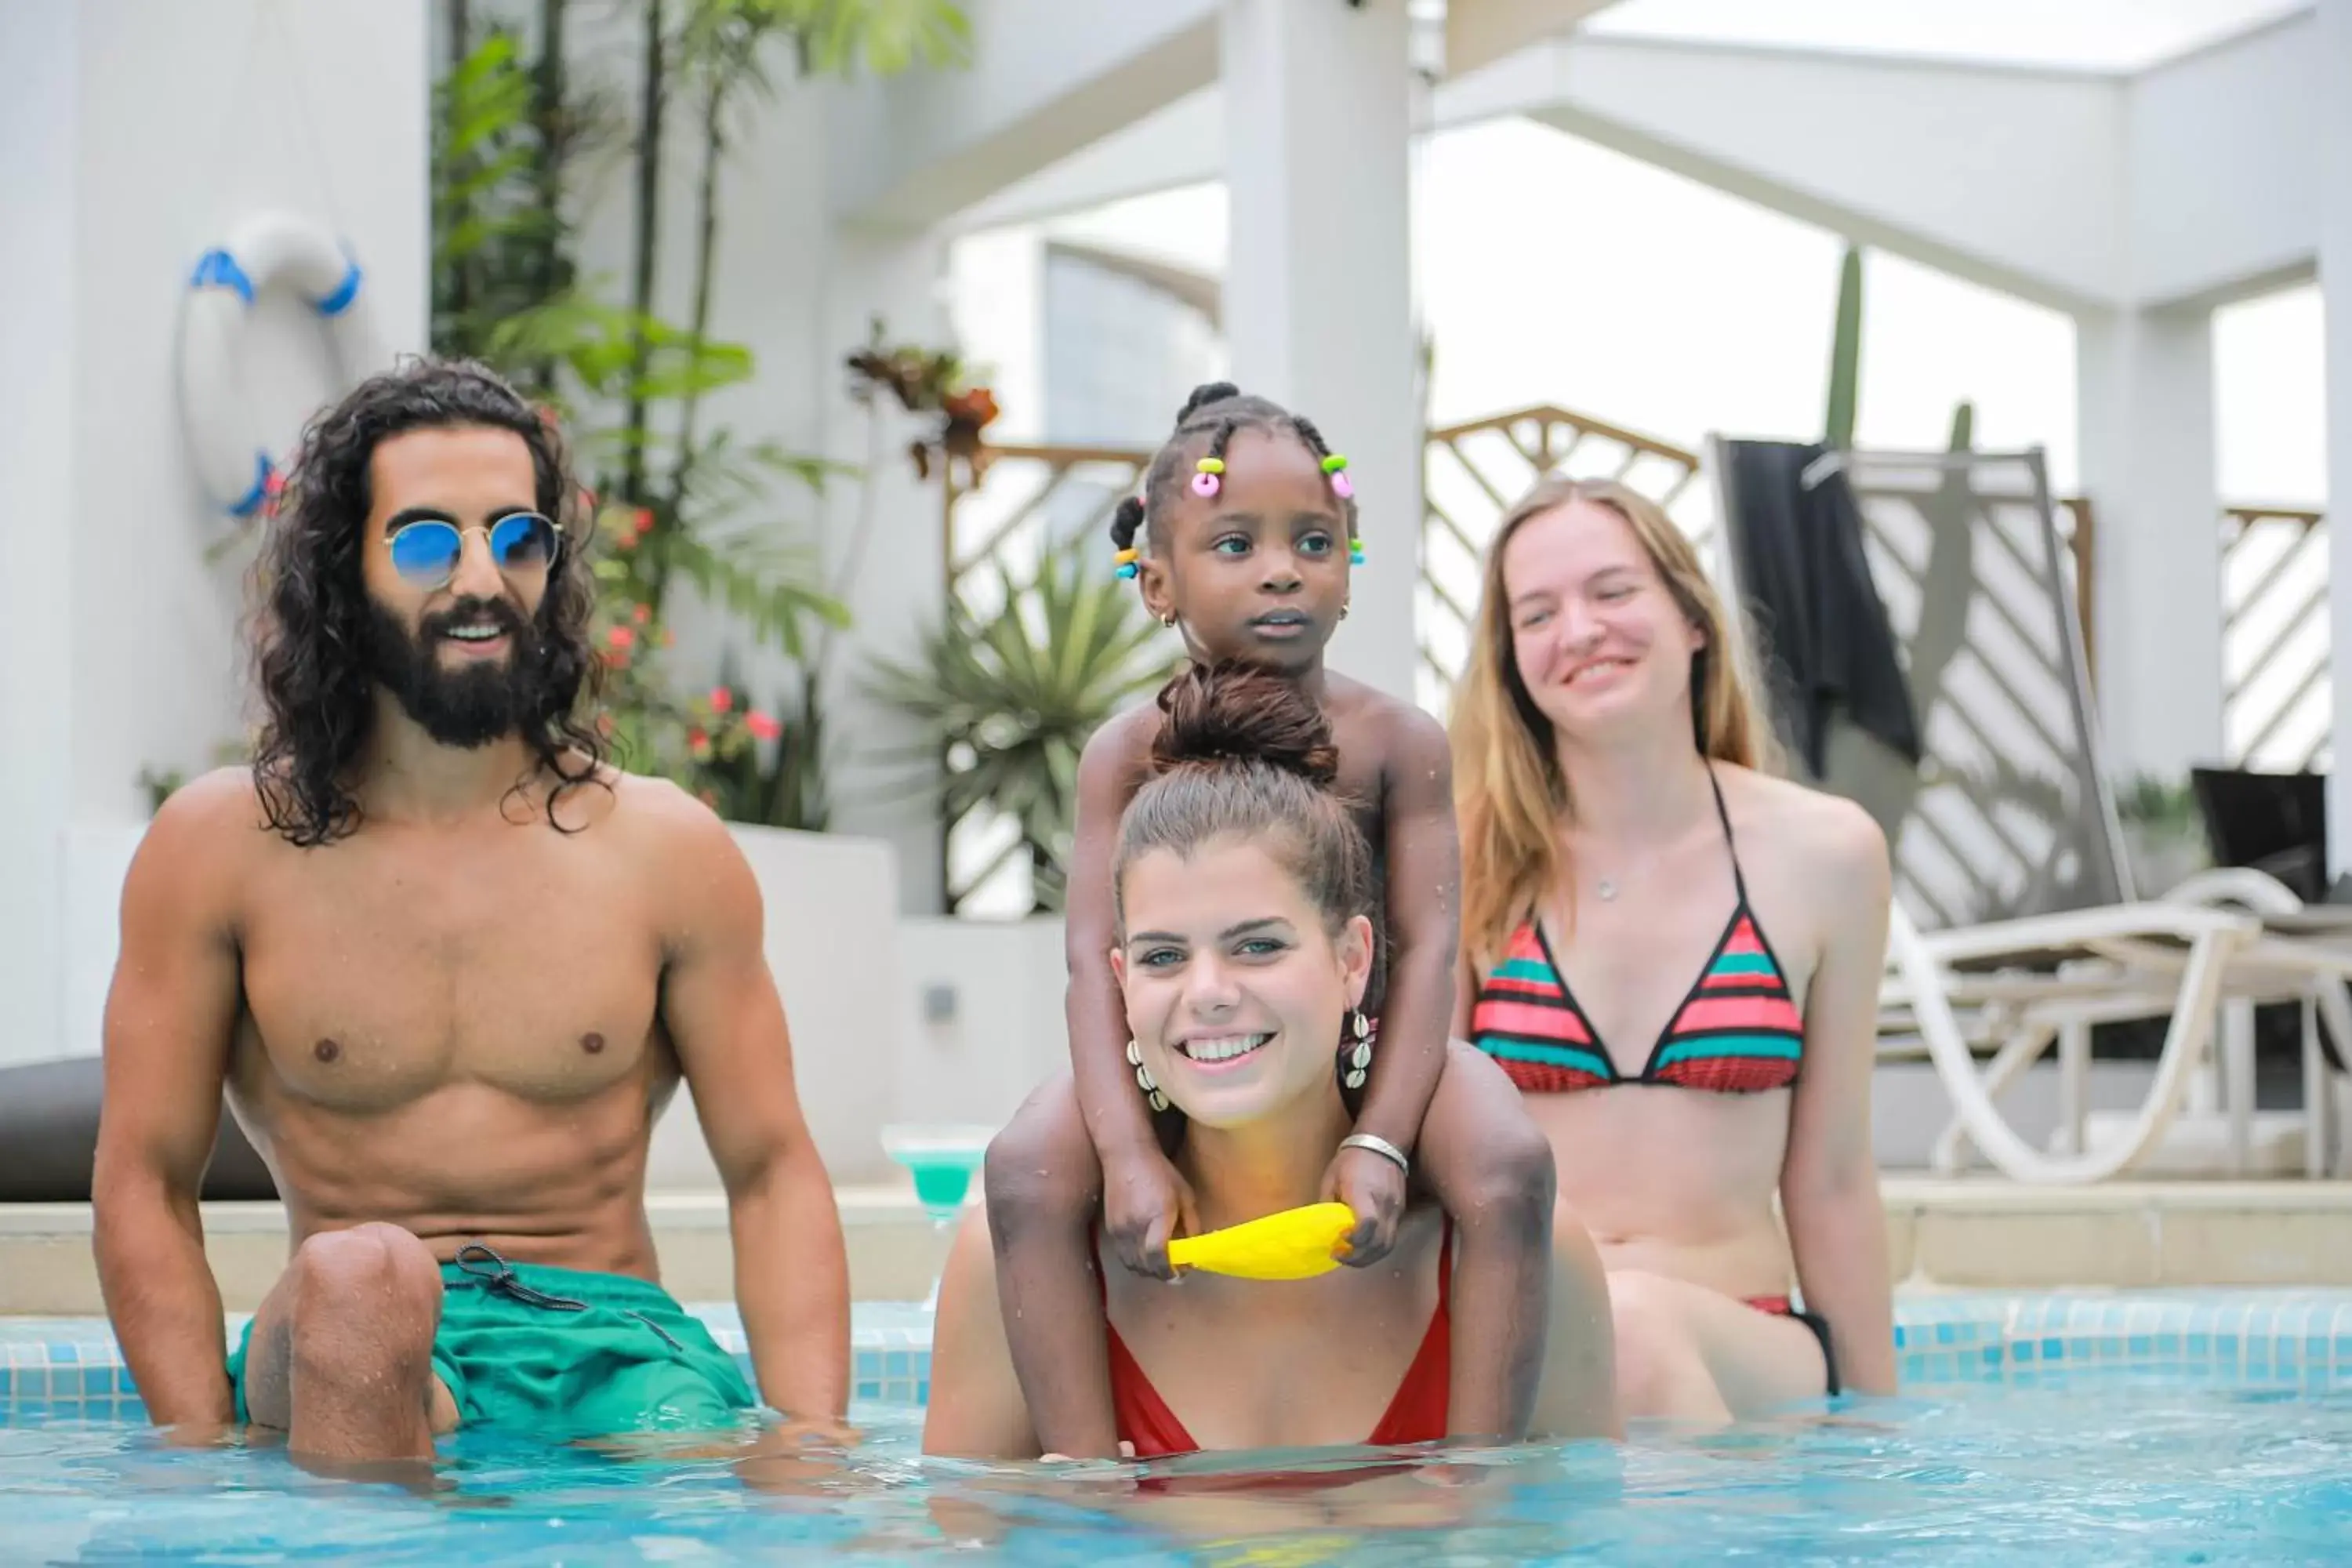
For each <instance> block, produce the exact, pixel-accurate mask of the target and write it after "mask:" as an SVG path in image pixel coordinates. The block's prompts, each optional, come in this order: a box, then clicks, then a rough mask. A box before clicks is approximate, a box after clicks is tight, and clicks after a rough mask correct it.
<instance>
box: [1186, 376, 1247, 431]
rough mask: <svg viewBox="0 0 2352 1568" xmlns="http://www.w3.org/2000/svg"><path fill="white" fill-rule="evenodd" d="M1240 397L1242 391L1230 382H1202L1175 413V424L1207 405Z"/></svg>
mask: <svg viewBox="0 0 2352 1568" xmlns="http://www.w3.org/2000/svg"><path fill="white" fill-rule="evenodd" d="M1240 395H1242V389H1241V388H1240V387H1238V386H1235V385H1234V384H1233V383H1232V382H1230V381H1204V382H1202V384H1200V385H1198V386H1196V387H1194V388H1193V389H1192V396H1190V397H1188V398H1186V399H1185V400H1184V406H1183V407H1181V408H1180V409H1178V410H1177V411H1176V423H1177V424H1179V425H1181V424H1182V423H1184V421H1186V420H1187V419H1190V418H1191V417H1192V416H1193V415H1194V414H1196V413H1198V412H1199V411H1200V410H1201V409H1202V407H1203V406H1205V405H1208V404H1212V403H1225V402H1229V401H1231V400H1232V399H1234V398H1236V397H1239V396H1240Z"/></svg>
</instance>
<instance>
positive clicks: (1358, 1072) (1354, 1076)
mask: <svg viewBox="0 0 2352 1568" xmlns="http://www.w3.org/2000/svg"><path fill="white" fill-rule="evenodd" d="M1371 1033H1372V1026H1371V1020H1370V1019H1369V1018H1367V1017H1365V1016H1364V1011H1363V1009H1362V1008H1360V1007H1356V1008H1350V1009H1349V1013H1348V1035H1349V1038H1351V1039H1353V1040H1354V1041H1355V1042H1356V1043H1355V1044H1354V1045H1353V1046H1352V1047H1349V1051H1348V1070H1347V1071H1345V1072H1343V1073H1341V1074H1340V1075H1339V1081H1340V1082H1341V1083H1343V1084H1345V1085H1346V1086H1347V1087H1348V1088H1349V1089H1361V1088H1363V1087H1364V1079H1366V1078H1367V1077H1369V1076H1370V1068H1371V1065H1372V1041H1371Z"/></svg>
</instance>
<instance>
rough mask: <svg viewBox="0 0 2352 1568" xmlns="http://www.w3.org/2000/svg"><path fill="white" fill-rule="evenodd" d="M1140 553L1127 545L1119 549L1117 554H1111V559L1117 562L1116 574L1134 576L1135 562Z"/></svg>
mask: <svg viewBox="0 0 2352 1568" xmlns="http://www.w3.org/2000/svg"><path fill="white" fill-rule="evenodd" d="M1140 554H1141V552H1139V551H1137V550H1135V549H1134V548H1132V547H1129V548H1128V549H1126V550H1122V551H1120V552H1118V554H1117V555H1115V556H1113V557H1112V559H1113V560H1115V561H1117V562H1118V575H1119V576H1121V577H1132V576H1134V575H1135V563H1136V561H1137V559H1138V557H1139V555H1140Z"/></svg>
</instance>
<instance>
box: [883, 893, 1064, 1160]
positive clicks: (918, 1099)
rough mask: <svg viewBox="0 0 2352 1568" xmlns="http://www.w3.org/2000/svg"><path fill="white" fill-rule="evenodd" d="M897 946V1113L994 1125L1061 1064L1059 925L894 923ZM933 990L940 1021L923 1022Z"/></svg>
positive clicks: (912, 1117)
mask: <svg viewBox="0 0 2352 1568" xmlns="http://www.w3.org/2000/svg"><path fill="white" fill-rule="evenodd" d="M898 945H899V974H900V977H901V979H902V980H903V981H904V983H905V984H904V987H903V990H902V994H900V996H899V997H898V999H897V1002H896V1005H895V1011H894V1013H893V1016H894V1017H895V1018H897V1019H898V1089H897V1113H898V1116H899V1117H901V1118H902V1119H904V1120H906V1121H977V1122H984V1123H987V1124H990V1125H1002V1124H1003V1122H1004V1121H1008V1120H1009V1119H1010V1118H1011V1117H1012V1115H1013V1111H1015V1110H1018V1109H1020V1105H1021V1102H1022V1100H1024V1099H1025V1098H1027V1096H1028V1094H1029V1091H1030V1090H1031V1089H1034V1088H1036V1087H1037V1086H1038V1085H1039V1084H1041V1083H1043V1082H1045V1080H1046V1079H1049V1078H1052V1077H1053V1076H1054V1075H1055V1074H1056V1073H1059V1072H1062V1071H1064V1070H1066V1068H1068V1066H1069V1061H1070V1052H1069V1045H1068V1040H1069V1032H1068V1030H1067V1028H1066V1026H1065V1024H1064V1022H1063V1001H1064V993H1065V989H1066V983H1067V980H1068V975H1069V970H1068V967H1067V965H1066V963H1065V962H1064V960H1063V955H1062V922H1061V921H1058V920H1050V919H1045V920H1025V921H958V920H908V921H900V922H899V925H898ZM934 990H940V991H943V992H944V993H945V997H944V999H945V1000H946V1001H947V1003H948V1005H949V1007H950V1014H949V1016H946V1017H945V1018H941V1019H938V1020H934V1019H932V1018H930V1017H929V1016H927V1010H926V1006H925V1003H926V998H927V995H928V994H929V993H931V992H933V991H934Z"/></svg>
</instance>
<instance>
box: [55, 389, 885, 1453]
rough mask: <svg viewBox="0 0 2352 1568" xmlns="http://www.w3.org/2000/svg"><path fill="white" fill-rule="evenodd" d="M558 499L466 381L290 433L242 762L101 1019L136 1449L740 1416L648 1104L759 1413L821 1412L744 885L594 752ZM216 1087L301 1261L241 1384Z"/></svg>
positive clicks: (117, 1285) (555, 473)
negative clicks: (717, 1209) (719, 1289)
mask: <svg viewBox="0 0 2352 1568" xmlns="http://www.w3.org/2000/svg"><path fill="white" fill-rule="evenodd" d="M578 494H579V492H578V489H577V487H576V486H575V484H574V483H573V481H572V478H571V476H570V475H569V474H568V473H567V472H566V468H565V462H564V456H563V453H562V448H561V447H560V445H559V443H558V441H557V438H556V437H555V434H554V433H553V431H552V430H551V427H550V426H549V425H548V423H547V422H545V421H543V420H542V418H541V415H540V413H539V411H538V410H536V409H535V408H534V407H533V406H532V405H530V403H529V402H528V401H526V400H525V399H523V398H522V397H520V396H519V395H517V394H516V393H515V392H514V390H513V389H512V388H510V387H509V386H508V385H507V384H505V383H503V382H502V381H500V380H499V378H498V377H497V376H495V375H494V374H491V373H490V372H488V371H487V370H485V369H483V368H482V367H480V366H478V365H475V364H471V363H449V362H438V361H430V360H427V361H419V362H411V363H405V364H404V365H403V366H402V367H400V368H399V369H397V370H394V371H393V372H390V373H388V374H383V375H379V376H377V377H374V378H373V379H372V380H370V381H368V382H367V383H365V384H363V385H362V386H360V387H359V388H358V389H357V390H355V391H353V392H352V394H351V395H349V396H348V397H346V398H344V399H343V400H342V401H341V403H340V404H338V405H335V406H334V407H333V408H331V409H330V410H328V411H327V412H325V413H324V414H322V415H320V416H319V417H318V418H317V419H316V420H314V421H313V422H312V424H311V425H310V427H309V428H308V429H307V430H306V431H305V432H304V435H303V439H302V445H301V449H300V451H299V454H298V456H297V458H296V460H295V461H294V463H293V465H292V466H291V468H290V469H289V479H288V485H287V488H286V490H285V492H284V494H283V496H282V497H281V498H280V505H279V508H278V512H277V514H276V516H275V517H274V518H273V520H272V521H271V522H270V524H269V526H268V537H267V540H266V542H265V543H264V545H263V550H262V557H261V560H260V563H259V565H258V571H257V583H258V584H259V586H260V591H261V594H262V601H261V605H260V612H261V613H260V614H259V615H258V616H257V633H256V647H255V653H256V655H257V660H256V662H257V669H258V678H259V679H258V684H259V687H260V694H261V697H262V700H263V703H264V706H265V708H266V710H267V714H266V724H265V726H264V728H263V730H262V732H261V736H260V742H259V745H258V748H257V754H256V757H255V760H254V762H253V763H252V764H251V766H249V767H242V768H231V769H225V770H222V771H220V772H217V773H212V774H210V775H208V776H206V777H205V778H203V779H201V780H199V781H197V782H196V783H194V784H190V785H188V786H187V787H186V788H184V789H182V790H180V791H179V792H178V793H176V794H174V795H173V796H172V797H171V798H170V799H169V800H168V801H167V802H165V804H164V805H163V809H162V810H161V811H160V812H158V813H157V814H156V816H155V820H154V822H153V824H152V826H151V827H150V828H149V830H148V832H147V834H146V837H145V838H144V840H143V842H142V845H141V847H140V849H139V852H138V855H137V858H135V860H134V861H133V863H132V865H131V871H130V874H129V877H128V879H127V882H126V885H125V887H124V889H123V895H122V909H121V933H122V946H121V959H120V961H119V963H118V964H117V966H116V969H115V973H114V981H113V987H112V990H111V992H110V995H109V998H108V1002H107V1011H106V1039H105V1068H106V1089H105V1101H104V1109H103V1111H102V1113H101V1117H100V1132H99V1145H98V1156H97V1169H96V1172H95V1176H94V1184H93V1185H94V1191H93V1196H94V1198H95V1206H96V1225H97V1237H96V1245H97V1252H98V1263H99V1270H100V1279H101V1282H102V1284H103V1286H104V1289H105V1293H106V1302H107V1310H108V1312H109V1315H110V1317H111V1319H112V1321H113V1323H114V1328H115V1332H116V1335H117V1338H118V1339H119V1340H120V1342H121V1346H122V1351H123V1355H124V1358H125V1360H126V1361H127V1362H128V1363H129V1364H130V1367H131V1373H132V1375H133V1377H134V1378H135V1379H136V1381H137V1384H138V1387H139V1392H140V1394H141V1396H142V1399H143V1400H144V1402H145V1404H146V1406H147V1410H148V1413H149V1415H150V1416H151V1417H152V1420H153V1421H154V1422H155V1423H156V1424H158V1425H160V1426H171V1427H176V1428H184V1429H186V1430H190V1431H195V1432H205V1431H216V1430H219V1429H221V1428H225V1427H226V1426H230V1425H232V1424H236V1423H247V1424H251V1425H253V1426H261V1427H270V1428H277V1429H278V1430H281V1431H283V1432H284V1433H286V1434H287V1441H288V1445H289V1448H290V1449H291V1451H293V1452H294V1453H296V1454H298V1455H307V1456H315V1457H317V1458H322V1459H331V1460H357V1461H371V1460H415V1459H424V1458H430V1457H431V1456H432V1454H433V1451H434V1450H433V1442H434V1438H435V1437H436V1436H437V1435H439V1434H442V1433H446V1432H448V1431H450V1430H452V1429H453V1428H455V1427H457V1426H461V1425H466V1426H493V1427H502V1428H507V1429H509V1430H515V1429H520V1430H524V1431H530V1432H534V1433H543V1434H549V1435H556V1434H562V1435H567V1436H604V1435H609V1434H616V1433H621V1432H627V1431H635V1430H640V1429H645V1428H648V1427H668V1428H678V1427H685V1428H692V1429H697V1430H719V1429H728V1428H740V1427H741V1426H745V1425H747V1424H746V1423H745V1422H744V1421H743V1417H742V1415H741V1412H743V1411H744V1410H745V1409H747V1408H748V1407H751V1406H753V1405H755V1404H756V1403H757V1401H756V1400H755V1396H754V1394H753V1393H752V1391H751V1388H750V1387H749V1386H748V1385H747V1383H746V1380H745V1379H744V1377H743V1375H742V1373H741V1371H740V1369H739V1367H738V1365H737V1363H736V1362H735V1361H734V1359H733V1358H732V1357H731V1356H730V1355H729V1354H727V1353H726V1352H724V1351H723V1350H722V1349H720V1347H719V1345H718V1344H717V1343H716V1342H714V1341H713V1340H712V1339H711V1337H710V1335H709V1332H708V1331H706V1330H705V1329H704V1328H703V1326H702V1325H701V1323H700V1322H699V1321H697V1320H696V1319H694V1318H693V1317H691V1316H689V1315H688V1313H686V1312H685V1311H684V1310H681V1309H680V1307H679V1306H678V1304H677V1301H675V1300H672V1299H671V1298H670V1296H669V1295H668V1294H667V1292H666V1291H664V1290H663V1289H662V1288H661V1285H660V1283H659V1273H658V1268H657V1265H656V1258H655V1254H654V1242H653V1235H652V1230H651V1227H650V1226H649V1225H648V1223H647V1220H646V1209H645V1174H646V1148H647V1143H648V1140H649V1138H650V1134H651V1131H652V1129H653V1126H654V1123H655V1121H656V1119H657V1118H658V1117H659V1116H660V1114H661V1112H662V1110H663V1107H664V1106H665V1105H666V1104H667V1101H668V1100H669V1098H670V1096H671V1094H672V1092H673V1091H674V1090H675V1089H676V1088H677V1084H678V1082H679V1080H680V1079H681V1078H682V1079H685V1080H686V1081H687V1082H688V1084H689V1085H690V1086H691V1088H692V1089H693V1100H694V1105H695V1108H696V1110H697V1111H698V1114H699V1116H700V1119H701V1123H702V1131H703V1132H704V1135H705V1137H706V1138H707V1140H708V1142H709V1146H710V1151H711V1153H712V1156H713V1158H714V1161H715V1163H716V1164H717V1166H718V1169H719V1176H720V1179H721V1181H722V1182H723V1183H724V1184H725V1187H726V1191H727V1197H728V1203H729V1207H730V1224H731V1229H732V1233H733V1238H734V1246H735V1284H736V1292H737V1297H738V1300H739V1301H740V1306H741V1310H742V1318H743V1327H744V1332H745V1335H746V1338H747V1339H748V1341H749V1342H750V1348H751V1361H752V1363H753V1371H754V1373H755V1375H756V1377H757V1379H758V1382H759V1389H760V1394H761V1396H764V1400H765V1402H766V1404H768V1405H771V1406H772V1407H774V1409H776V1410H777V1411H780V1412H782V1413H783V1414H784V1415H787V1416H790V1417H793V1418H794V1419H795V1420H796V1421H798V1422H803V1423H814V1424H817V1425H819V1426H823V1425H824V1424H826V1423H829V1422H831V1421H834V1420H836V1419H838V1418H839V1417H840V1416H841V1415H843V1414H844V1412H845V1405H846V1400H847V1394H848V1378H849V1300H848V1294H849V1293H848V1283H847V1281H848V1270H847V1263H846V1259H845V1255H844V1251H843V1244H842V1236H841V1229H840V1222H839V1219H838V1216H837V1214H836V1212H835V1206H834V1194H833V1190H832V1186H831V1184H830V1182H829V1181H828V1179H827V1177H826V1174H825V1171H824V1165H823V1164H822V1163H821V1162H820V1161H819V1159H818V1156H817V1153H816V1150H815V1147H814V1144H813V1143H812V1142H811V1141H810V1137H809V1133H808V1129H807V1127H806V1125H805V1123H804V1122H803V1117H802V1112H801V1107H800V1103H799V1100H798V1097H797V1094H796V1092H795V1090H794V1087H793V1062H792V1047H791V1042H790V1038H789V1036H788V1035H787V1032H786V1029H785V1024H784V1013H783V1007H782V1002H781V1001H780V999H779V997H778V995H777V992H776V987H775V984H774V981H773V979H772V976H771V974H770V973H769V970H768V965H767V962H766V959H765V957H764V955H763V952H762V946H761V901H760V890H759V888H758V886H757V884H756V883H755V881H754V880H753V878H752V875H751V868H750V867H749V866H748V865H747V864H746V862H745V861H744V859H743V857H742V855H741V853H740V850H739V849H738V848H737V847H736V845H735V843H734V840H733V839H732V838H731V837H730V835H729V834H728V832H727V829H726V827H725V826H723V825H722V824H721V823H720V822H719V819H718V817H717V816H714V815H713V814H712V813H711V812H709V810H707V809H706V808H705V807H703V806H702V805H700V804H699V803H698V802H697V801H695V800H694V799H692V798H691V797H690V796H688V795H686V794H684V793H683V792H681V791H679V790H677V788H675V787H673V786H672V785H670V784H667V783H664V782H660V781H656V780H653V779H647V778H642V777H637V776H635V775H632V774H628V773H622V772H620V771H618V770H616V769H615V768H614V767H612V766H610V765H608V764H607V763H606V762H605V761H604V756H603V752H602V747H601V745H600V741H599V734H598V731H597V727H596V724H595V722H594V713H593V708H592V706H591V704H592V703H593V697H594V691H595V686H596V676H597V673H598V671H599V668H600V665H599V661H598V658H597V655H596V651H595V649H594V648H593V647H592V645H591V629H592V628H591V625H590V622H591V617H592V615H593V607H594V601H593V593H592V590H591V585H590V584H591V577H590V572H589V567H588V563H587V562H586V560H585V559H584V552H583V548H582V547H583V544H584V542H585V541H584V539H583V536H582V534H581V532H580V531H579V528H580V523H579V519H578V513H579V508H578V506H577V504H576V500H577V497H578ZM224 1089H226V1098H227V1100H228V1102H229V1105H230V1107H231V1109H232V1110H234V1112H235V1113H236V1118H237V1121H239V1123H240V1124H241V1125H242V1126H243V1128H244V1130H245V1131H246V1133H247V1137H248V1138H249V1139H250V1140H251V1141H252V1142H253V1144H254V1146H255V1147H256V1148H257V1150H259V1151H260V1152H261V1153H262V1155H263V1157H264V1158H265V1159H266V1160H267V1161H268V1164H269V1168H270V1171H271V1173H272V1174H273V1175H274V1176H275V1177H276V1178H277V1183H278V1192H279V1194H280V1195H281V1196H282V1198H283V1199H284V1202H285V1205H286V1210H287V1216H288V1220H289V1229H290V1233H291V1235H290V1239H291V1242H292V1252H291V1258H290V1261H289V1266H288V1268H287V1269H286V1271H285V1273H284V1274H283V1275H282V1276H281V1277H280V1278H279V1279H278V1282H277V1285H276V1287H275V1288H274V1289H272V1290H271V1291H270V1292H269V1294H268V1298H267V1300H264V1301H263V1302H262V1304H261V1307H260V1309H259V1310H258V1311H257V1313H256V1314H255V1316H254V1318H253V1320H252V1321H251V1323H250V1324H249V1325H248V1327H247V1330H246V1331H245V1333H244V1335H243V1337H242V1339H241V1340H240V1342H239V1343H238V1344H237V1346H236V1349H235V1351H234V1352H229V1349H228V1346H227V1343H226V1332H225V1328H224V1323H223V1320H222V1311H221V1299H220V1293H219V1290H218V1288H217V1286H216V1284H215V1280H214V1279H213V1277H212V1273H211V1270H210V1268H209V1267H208V1266H207V1264H206V1261H205V1247H204V1234H203V1225H202V1221H201V1219H200V1217H199V1210H198V1205H197V1202H196V1194H197V1187H198V1184H199V1182H200V1180H201V1179H202V1176H203V1173H204V1163H205V1157H206V1154H207V1152H209V1151H210V1149H211V1148H212V1144H213V1138H214V1134H215V1131H216V1128H217V1118H218V1116H219V1112H220V1107H221V1103H222V1100H223V1091H224ZM753 1424H756V1423H753Z"/></svg>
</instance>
